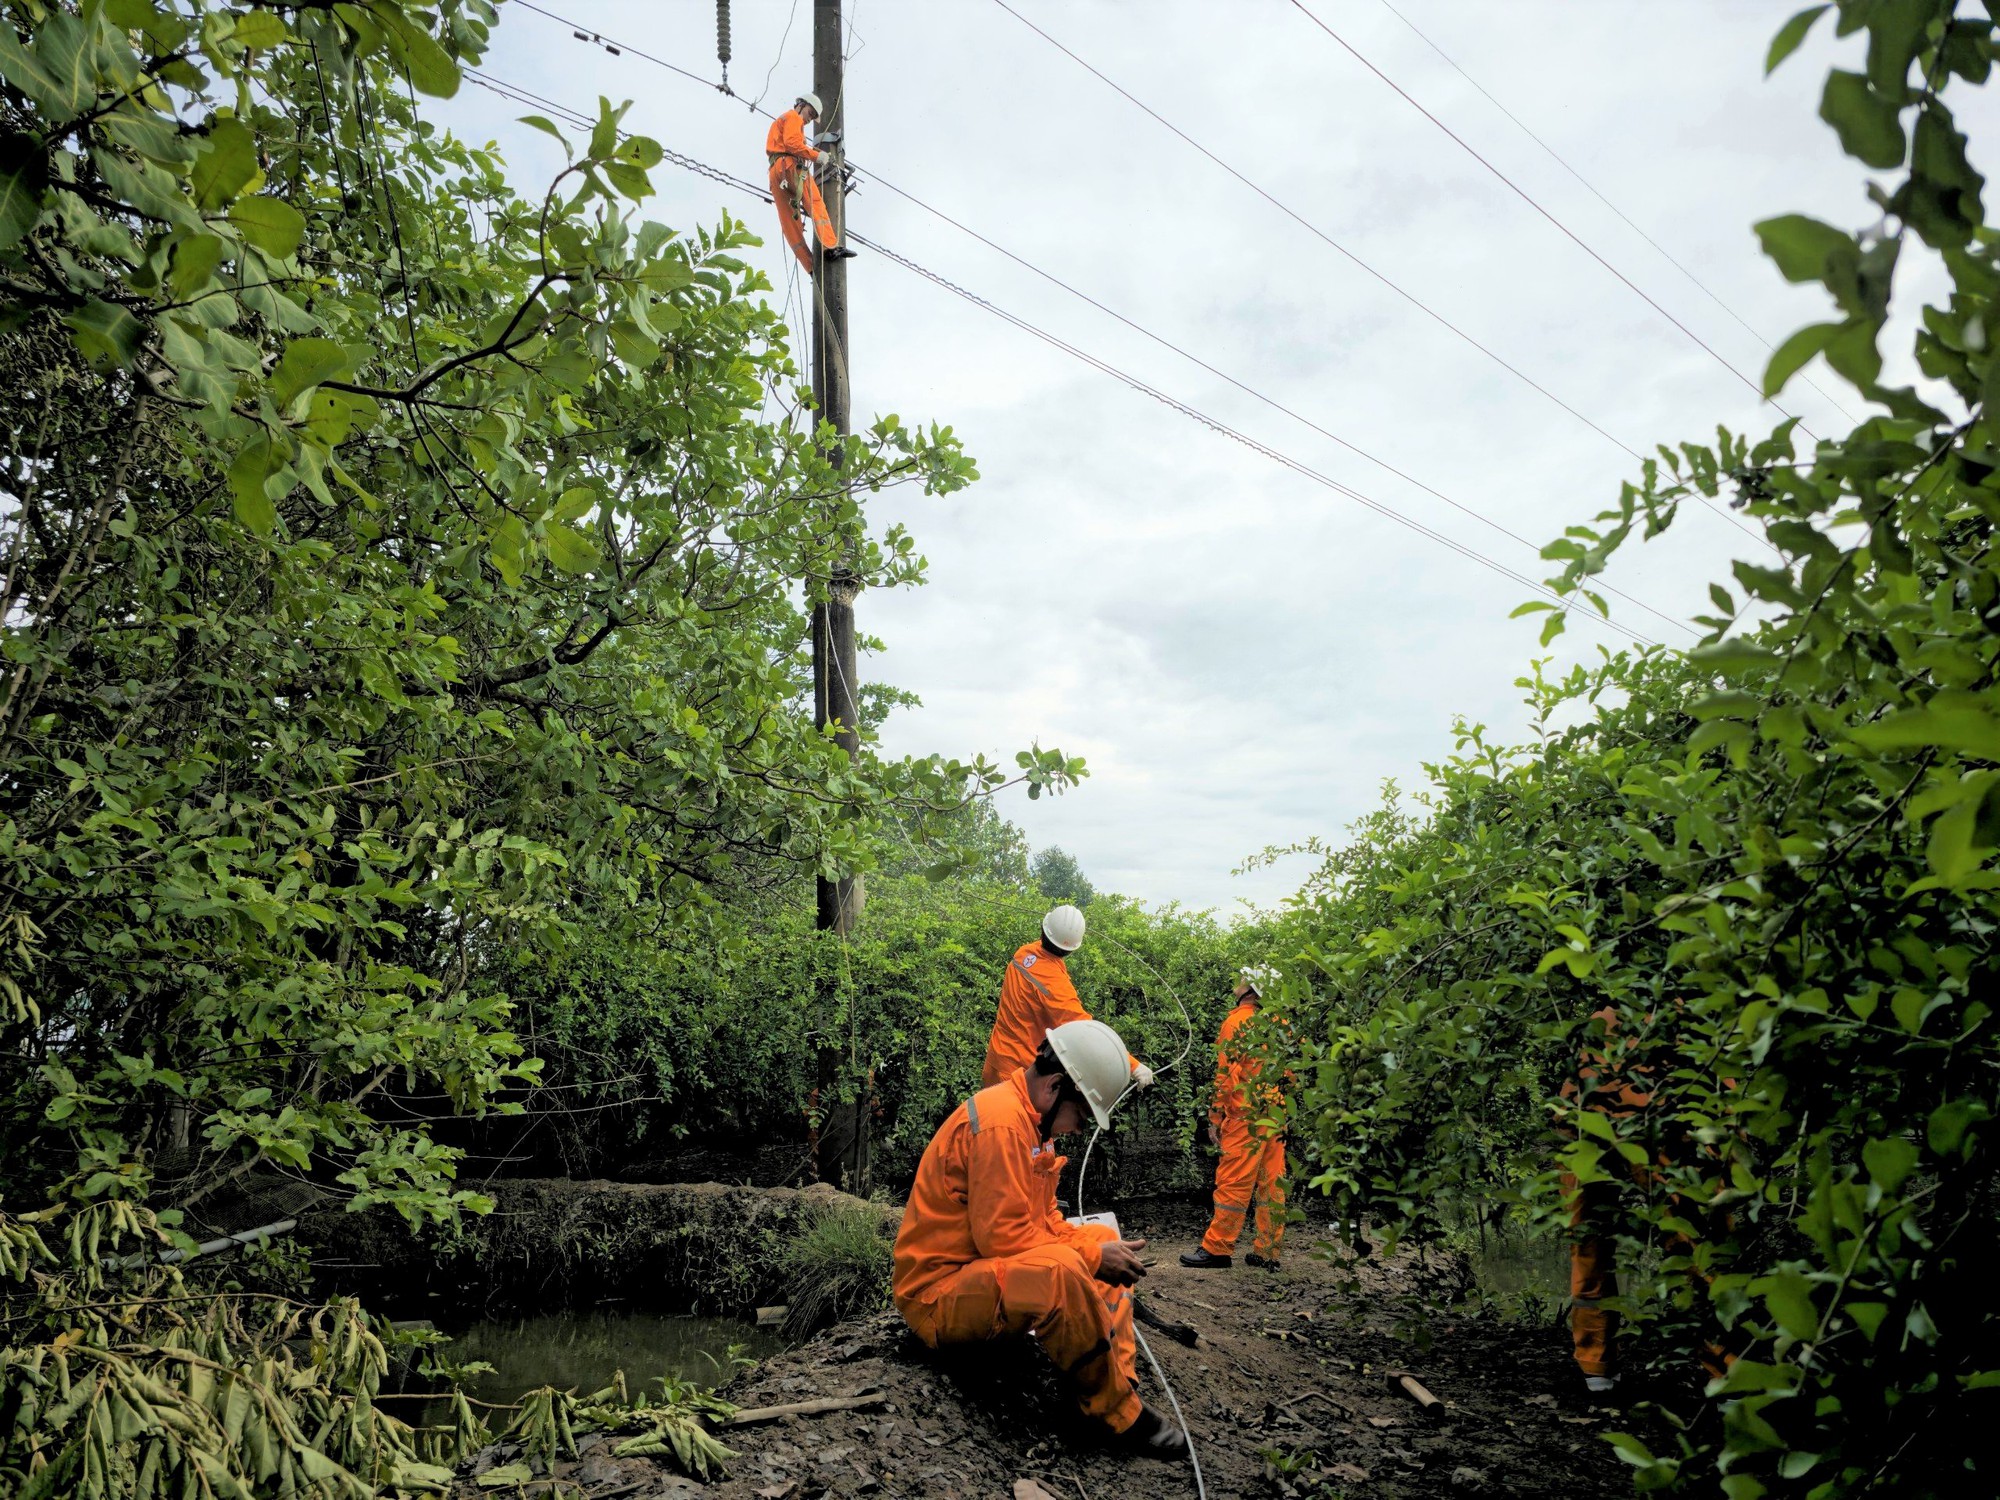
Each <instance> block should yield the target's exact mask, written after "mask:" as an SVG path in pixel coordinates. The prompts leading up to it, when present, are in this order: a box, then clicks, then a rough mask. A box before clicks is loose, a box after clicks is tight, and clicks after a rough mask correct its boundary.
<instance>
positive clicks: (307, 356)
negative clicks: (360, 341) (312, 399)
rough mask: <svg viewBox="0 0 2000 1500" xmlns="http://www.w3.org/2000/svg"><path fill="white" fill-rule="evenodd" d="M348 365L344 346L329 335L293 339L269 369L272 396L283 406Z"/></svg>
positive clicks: (337, 377) (337, 373) (337, 374)
mask: <svg viewBox="0 0 2000 1500" xmlns="http://www.w3.org/2000/svg"><path fill="white" fill-rule="evenodd" d="M350 368H351V366H350V363H349V360H348V355H347V350H345V349H344V348H342V347H341V346H340V345H339V344H336V343H335V342H334V341H333V340H332V339H293V340H292V341H291V343H289V344H287V345H286V346H285V352H284V355H283V356H282V357H281V358H280V359H279V360H278V364H277V368H275V369H274V370H272V371H271V376H270V382H269V385H270V391H271V399H272V400H273V401H275V402H277V403H278V405H279V406H280V407H281V408H282V407H287V406H290V405H291V404H292V398H293V397H295V396H297V395H298V394H299V393H300V392H301V391H305V390H309V389H311V388H312V387H313V386H316V385H318V384H319V383H320V382H321V381H322V380H337V379H339V378H340V377H341V376H343V375H345V374H346V373H347V372H348V370H349V369H350Z"/></svg>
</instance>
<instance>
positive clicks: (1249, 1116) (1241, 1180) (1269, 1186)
mask: <svg viewBox="0 0 2000 1500" xmlns="http://www.w3.org/2000/svg"><path fill="white" fill-rule="evenodd" d="M1257 1009H1258V1008H1257V1005H1256V1003H1255V1002H1254V1001H1252V1000H1250V999H1248V998H1247V997H1246V998H1245V999H1242V1000H1239V1001H1238V1002H1237V1003H1236V1008H1235V1009H1234V1010H1232V1011H1231V1012H1230V1013H1229V1014H1228V1015H1227V1016H1225V1017H1223V1019H1222V1029H1221V1030H1220V1031H1219V1032H1217V1033H1216V1037H1215V1103H1214V1105H1213V1106H1212V1107H1211V1108H1210V1110H1209V1123H1210V1125H1212V1126H1213V1127H1214V1129H1215V1133H1216V1144H1217V1145H1218V1146H1220V1147H1221V1150H1222V1156H1221V1159H1220V1160H1219V1161H1217V1162H1216V1164H1215V1214H1214V1217H1212V1218H1211V1219H1210V1220H1209V1221H1208V1232H1207V1233H1206V1234H1204V1235H1203V1236H1202V1237H1201V1248H1202V1249H1204V1250H1206V1251H1207V1252H1208V1253H1209V1254H1210V1255H1231V1254H1234V1253H1235V1250H1236V1241H1237V1239H1238V1237H1239V1236H1241V1235H1242V1233H1243V1218H1244V1215H1245V1214H1247V1213H1249V1212H1250V1208H1251V1205H1252V1204H1253V1203H1254V1204H1255V1205H1256V1209H1257V1231H1256V1234H1255V1235H1254V1236H1253V1237H1252V1239H1251V1243H1250V1248H1251V1250H1252V1252H1253V1253H1255V1254H1257V1255H1261V1256H1263V1257H1264V1258H1265V1259H1266V1260H1276V1259H1278V1252H1279V1250H1280V1249H1281V1248H1282V1246H1283V1244H1284V1239H1285V1134H1284V1131H1283V1130H1281V1129H1278V1128H1276V1127H1274V1126H1271V1125H1259V1123H1258V1122H1259V1121H1260V1120H1268V1119H1270V1118H1271V1117H1272V1116H1273V1115H1275V1114H1276V1113H1277V1112H1278V1111H1279V1110H1280V1109H1281V1108H1282V1107H1283V1105H1284V1096H1283V1095H1282V1094H1281V1093H1279V1092H1278V1090H1277V1089H1276V1088H1275V1087H1272V1086H1271V1085H1268V1084H1259V1083H1258V1075H1259V1074H1260V1073H1261V1072H1262V1071H1263V1062H1262V1060H1261V1059H1259V1058H1258V1057H1256V1056H1254V1055H1252V1054H1251V1053H1250V1050H1249V1048H1248V1046H1247V1045H1246V1043H1245V1042H1239V1041H1238V1040H1237V1035H1238V1033H1240V1032H1241V1031H1242V1030H1243V1028H1244V1027H1246V1026H1248V1025H1249V1024H1250V1022H1251V1021H1252V1020H1253V1019H1254V1018H1255V1017H1256V1015H1257Z"/></svg>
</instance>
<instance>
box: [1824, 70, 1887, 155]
mask: <svg viewBox="0 0 2000 1500" xmlns="http://www.w3.org/2000/svg"><path fill="white" fill-rule="evenodd" d="M1900 113H1901V112H1900V110H1899V108H1898V106H1897V105H1896V103H1894V102H1893V101H1891V100H1888V99H1884V98H1883V97H1882V96H1881V95H1880V94H1878V93H1876V92H1875V91H1874V90H1873V89H1871V88H1870V87H1869V86H1868V80H1867V79H1866V78H1865V77H1863V76H1862V75H1861V74H1859V73H1850V72H1848V71H1846V69H1844V68H1835V69H1834V70H1833V71H1832V72H1831V73H1829V74H1828V75H1827V79H1826V90H1825V92H1824V93H1822V94H1821V95H1820V103H1819V117H1820V118H1821V119H1822V120H1824V121H1826V123H1827V124H1829V125H1831V126H1832V127H1833V129H1834V133H1835V134H1836V135H1838V136H1839V137H1840V147H1841V149H1842V150H1843V151H1845V152H1846V153H1847V154H1848V155H1849V156H1852V157H1856V158H1858V159H1859V160H1860V161H1862V162H1865V163H1866V164H1867V165H1869V166H1871V167H1877V168H1880V169H1882V170H1884V171H1887V170H1888V169H1889V168H1891V167H1900V166H1901V165H1902V164H1903V152H1904V150H1905V147H1906V144H1907V143H1906V141H1905V139H1904V136H1903V122H1902V119H1901V118H1900Z"/></svg>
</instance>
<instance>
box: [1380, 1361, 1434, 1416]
mask: <svg viewBox="0 0 2000 1500" xmlns="http://www.w3.org/2000/svg"><path fill="white" fill-rule="evenodd" d="M1383 1374H1384V1378H1385V1379H1386V1381H1387V1383H1388V1386H1389V1392H1390V1394H1391V1395H1396V1396H1408V1397H1409V1398H1410V1399H1411V1400H1412V1401H1414V1402H1416V1403H1417V1405H1418V1406H1420V1407H1422V1408H1423V1410H1424V1415H1425V1416H1427V1417H1433V1418H1437V1417H1442V1416H1443V1415H1444V1414H1445V1408H1444V1403H1443V1402H1442V1401H1440V1400H1438V1398H1437V1397H1436V1396H1433V1395H1432V1394H1431V1393H1430V1392H1429V1391H1428V1390H1426V1389H1425V1388H1424V1384H1423V1382H1422V1381H1420V1380H1418V1379H1417V1377H1416V1376H1414V1375H1412V1374H1411V1373H1410V1372H1409V1371H1408V1370H1387V1371H1384V1372H1383Z"/></svg>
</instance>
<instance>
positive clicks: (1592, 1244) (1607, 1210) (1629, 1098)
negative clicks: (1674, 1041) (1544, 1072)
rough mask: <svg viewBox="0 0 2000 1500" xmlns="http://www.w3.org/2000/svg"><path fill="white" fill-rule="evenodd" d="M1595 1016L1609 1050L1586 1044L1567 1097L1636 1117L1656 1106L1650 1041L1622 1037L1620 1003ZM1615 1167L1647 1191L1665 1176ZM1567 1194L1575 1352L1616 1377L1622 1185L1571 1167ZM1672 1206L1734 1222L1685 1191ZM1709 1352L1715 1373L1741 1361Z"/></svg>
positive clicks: (1641, 1167) (1676, 1242)
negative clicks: (1613, 1229) (1615, 1233)
mask: <svg viewBox="0 0 2000 1500" xmlns="http://www.w3.org/2000/svg"><path fill="white" fill-rule="evenodd" d="M1591 1019H1592V1020H1593V1021H1600V1022H1602V1023H1603V1025H1604V1049H1603V1051H1601V1052H1600V1051H1598V1050H1596V1049H1595V1048H1593V1047H1590V1046H1586V1047H1585V1048H1584V1049H1583V1053H1582V1056H1581V1058H1580V1059H1579V1061H1578V1065H1577V1070H1576V1076H1575V1077H1574V1078H1572V1079H1570V1080H1568V1081H1567V1082H1565V1083H1564V1084H1563V1086H1562V1089H1561V1094H1562V1097H1563V1098H1565V1099H1569V1100H1572V1101H1577V1102H1580V1103H1581V1104H1582V1106H1583V1107H1584V1108H1585V1109H1588V1110H1591V1111H1593V1112H1595V1113H1598V1114H1602V1115H1604V1116H1606V1117H1608V1118H1610V1119H1615V1120H1622V1119H1629V1118H1630V1117H1632V1116H1633V1115H1636V1114H1639V1113H1641V1112H1642V1111H1644V1110H1646V1109H1648V1108H1650V1107H1651V1105H1652V1103H1653V1094H1654V1090H1653V1087H1652V1084H1653V1076H1654V1071H1655V1070H1654V1068H1653V1067H1652V1065H1651V1064H1648V1063H1645V1062H1641V1061H1640V1060H1639V1057H1640V1055H1641V1053H1642V1051H1643V1050H1644V1048H1645V1044H1646V1039H1645V1038H1627V1037H1620V1036H1619V1035H1618V1031H1617V1029H1618V1008H1617V1007H1616V1006H1614V1005H1607V1006H1605V1007H1604V1008H1603V1009H1602V1010H1598V1011H1593V1012H1592V1013H1591ZM1658 1160H1659V1165H1660V1167H1662V1168H1664V1167H1666V1166H1667V1165H1668V1162H1669V1160H1670V1157H1669V1154H1668V1153H1667V1152H1666V1151H1665V1150H1664V1149H1663V1150H1661V1151H1659V1153H1658ZM1614 1170H1623V1171H1624V1172H1625V1173H1626V1174H1627V1175H1629V1176H1630V1178H1631V1180H1632V1182H1633V1184H1634V1185H1635V1186H1637V1187H1638V1188H1639V1190H1640V1191H1641V1192H1646V1193H1651V1192H1653V1191H1655V1190H1656V1189H1657V1188H1658V1186H1659V1183H1660V1179H1661V1177H1662V1175H1663V1174H1662V1172H1660V1171H1659V1170H1656V1169H1655V1168H1654V1167H1653V1166H1651V1165H1649V1164H1648V1163H1645V1162H1620V1163H1618V1164H1617V1166H1616V1167H1614ZM1562 1191H1563V1195H1564V1197H1565V1198H1566V1199H1567V1200H1568V1203H1569V1221H1570V1225H1571V1227H1572V1229H1573V1230H1574V1231H1575V1235H1574V1237H1573V1238H1572V1239H1571V1240H1570V1247H1569V1303H1570V1312H1569V1329H1570V1351H1571V1353H1572V1355H1573V1356H1574V1357H1575V1359H1576V1366H1577V1368H1578V1369H1579V1370H1581V1371H1582V1372H1583V1373H1584V1374H1585V1375H1615V1374H1617V1372H1618V1314H1617V1312H1616V1311H1615V1310H1614V1309H1612V1308H1609V1307H1606V1306H1605V1305H1604V1303H1605V1302H1606V1301H1607V1300H1609V1299H1611V1298H1614V1297H1616V1296H1617V1295H1618V1262H1617V1245H1616V1242H1615V1240H1614V1239H1613V1238H1612V1236H1611V1235H1609V1234H1607V1233H1604V1232H1603V1229H1604V1226H1605V1223H1606V1221H1607V1220H1608V1219H1609V1218H1610V1217H1611V1216H1612V1215H1613V1214H1614V1213H1615V1212H1616V1209H1617V1203H1618V1186H1617V1184H1616V1183H1615V1182H1609V1181H1607V1182H1589V1183H1580V1182H1578V1181H1577V1180H1576V1177H1575V1176H1574V1175H1573V1174H1571V1173H1569V1172H1565V1173H1563V1175H1562ZM1672 1203H1673V1205H1674V1208H1675V1210H1676V1211H1677V1213H1678V1214H1679V1215H1680V1216H1681V1217H1684V1218H1689V1219H1704V1220H1705V1219H1708V1218H1713V1219H1714V1224H1715V1225H1717V1226H1727V1225H1728V1224H1729V1222H1730V1218H1729V1215H1727V1214H1726V1213H1724V1214H1721V1215H1719V1216H1713V1215H1709V1214H1708V1213H1707V1211H1705V1210H1703V1209H1701V1208H1699V1207H1698V1206H1696V1205H1695V1204H1692V1203H1688V1202H1686V1201H1685V1200H1683V1199H1682V1198H1681V1196H1680V1195H1679V1194H1674V1195H1673V1197H1672ZM1665 1248H1666V1252H1667V1253H1668V1254H1669V1255H1690V1254H1691V1253H1692V1251H1693V1248H1694V1247H1693V1243H1692V1242H1691V1241H1690V1240H1689V1239H1688V1238H1687V1237H1686V1236H1685V1235H1679V1234H1674V1235H1669V1236H1667V1238H1666V1242H1665ZM1692 1274H1693V1275H1694V1277H1695V1278H1696V1279H1697V1280H1698V1281H1702V1282H1706V1280H1707V1277H1706V1276H1705V1275H1704V1274H1702V1273H1701V1272H1700V1271H1699V1270H1695V1271H1693V1272H1692ZM1703 1355H1704V1357H1703V1359H1702V1364H1703V1365H1704V1367H1706V1368H1707V1370H1708V1372H1709V1374H1711V1375H1721V1374H1722V1373H1723V1372H1724V1370H1725V1368H1726V1367H1727V1365H1728V1364H1729V1363H1731V1362H1732V1361H1733V1360H1734V1358H1735V1356H1734V1355H1733V1354H1726V1353H1724V1352H1723V1350H1722V1349H1721V1348H1720V1346H1718V1345H1713V1344H1711V1345H1709V1346H1707V1347H1706V1348H1705V1349H1704V1351H1703Z"/></svg>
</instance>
